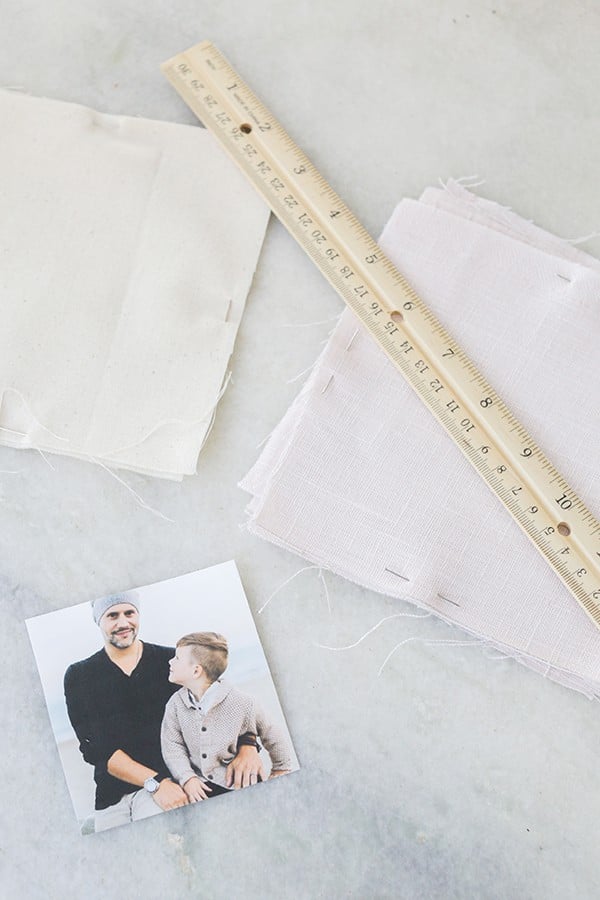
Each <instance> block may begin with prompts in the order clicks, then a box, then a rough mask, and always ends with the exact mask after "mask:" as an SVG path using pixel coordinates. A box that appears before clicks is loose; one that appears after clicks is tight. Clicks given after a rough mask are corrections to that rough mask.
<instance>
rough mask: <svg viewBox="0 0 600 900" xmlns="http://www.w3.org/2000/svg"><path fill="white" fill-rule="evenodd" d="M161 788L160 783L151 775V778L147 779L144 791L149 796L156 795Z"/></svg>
mask: <svg viewBox="0 0 600 900" xmlns="http://www.w3.org/2000/svg"><path fill="white" fill-rule="evenodd" d="M159 787H160V781H157V780H156V778H155V777H154V775H151V776H150V778H146V780H145V782H144V789H145V790H147V791H148V793H149V794H155V793H156V792H157V790H158V789H159Z"/></svg>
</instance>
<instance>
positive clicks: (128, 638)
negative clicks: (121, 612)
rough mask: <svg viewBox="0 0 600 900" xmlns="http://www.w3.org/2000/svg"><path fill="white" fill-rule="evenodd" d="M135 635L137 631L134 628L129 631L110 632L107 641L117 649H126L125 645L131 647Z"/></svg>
mask: <svg viewBox="0 0 600 900" xmlns="http://www.w3.org/2000/svg"><path fill="white" fill-rule="evenodd" d="M136 637H137V631H136V629H135V628H133V629H131V630H130V631H127V632H124V633H122V634H111V636H110V638H109V642H110V643H111V644H112V645H113V647H116V648H117V650H126V649H127V647H131V645H132V644H133V642H134V641H135V639H136Z"/></svg>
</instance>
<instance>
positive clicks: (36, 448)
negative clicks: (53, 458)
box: [33, 447, 56, 472]
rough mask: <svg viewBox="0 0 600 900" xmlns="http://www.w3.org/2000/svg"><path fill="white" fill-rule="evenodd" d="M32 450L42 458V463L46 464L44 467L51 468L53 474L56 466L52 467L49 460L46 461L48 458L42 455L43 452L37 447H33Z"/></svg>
mask: <svg viewBox="0 0 600 900" xmlns="http://www.w3.org/2000/svg"><path fill="white" fill-rule="evenodd" d="M33 449H34V450H37V452H38V453H39V454H40V456H41V457H42V459H43V460H44V462H45V463H46V465H47V466H49V468H51V469H52V471H53V472H56V466H53V465H52V463H51V462H50V460H49V459H48V457H47V456H46V454H45V453H44V451H43V450H40V448H39V447H34V448H33Z"/></svg>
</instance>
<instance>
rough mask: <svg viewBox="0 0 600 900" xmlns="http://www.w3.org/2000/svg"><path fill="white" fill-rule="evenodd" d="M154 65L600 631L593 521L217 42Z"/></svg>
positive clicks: (599, 537) (599, 572) (597, 534)
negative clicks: (311, 262)
mask: <svg viewBox="0 0 600 900" xmlns="http://www.w3.org/2000/svg"><path fill="white" fill-rule="evenodd" d="M162 70H163V72H164V74H165V75H166V77H167V78H168V80H169V81H170V82H171V84H172V85H173V87H174V88H175V89H176V90H177V91H178V93H179V94H180V95H181V97H182V98H183V100H185V102H186V103H187V104H188V106H190V107H191V109H192V110H193V111H194V113H195V114H196V115H197V116H198V118H199V119H200V120H201V122H202V123H203V124H204V125H205V126H206V127H207V128H208V129H209V130H210V131H211V132H212V133H213V134H214V135H215V137H216V138H217V139H218V141H219V142H220V143H221V145H222V146H223V148H224V149H225V150H226V151H227V152H228V153H229V155H230V156H231V157H232V158H233V160H234V161H235V162H236V163H237V164H238V165H239V167H240V168H241V170H242V172H243V173H244V174H245V175H246V177H247V178H248V179H249V180H250V182H251V183H252V184H253V185H254V187H255V188H256V189H257V190H258V192H259V193H260V194H261V195H262V197H263V198H264V199H265V200H266V202H267V203H268V205H269V206H270V207H271V209H272V211H273V212H274V214H275V215H276V216H277V218H278V219H279V220H280V221H281V222H282V224H283V225H284V226H285V227H286V228H287V229H288V231H289V232H290V233H291V235H292V237H294V238H295V239H296V240H297V241H298V243H299V244H300V245H301V246H302V247H303V248H304V250H305V251H306V252H307V253H308V255H309V256H310V258H311V259H312V260H313V262H314V263H315V264H316V266H317V267H318V268H319V269H320V271H321V272H322V274H323V275H324V276H325V277H326V278H327V280H328V281H329V282H330V283H331V284H332V285H333V287H334V288H335V289H336V291H337V292H338V294H339V295H340V296H341V298H342V299H343V300H344V302H345V303H346V304H347V305H348V306H349V307H350V309H352V310H353V312H354V313H355V314H356V315H357V316H358V318H359V319H360V320H361V322H362V323H363V324H364V326H365V327H366V328H367V329H368V331H369V332H370V334H371V335H372V336H373V338H374V339H375V340H376V341H377V343H378V344H379V346H380V347H381V348H382V350H383V351H384V352H385V353H386V354H387V356H388V357H389V358H390V359H391V360H392V362H393V363H394V364H395V366H396V367H397V368H398V369H399V370H400V372H401V373H402V375H403V376H404V377H405V378H406V380H407V381H408V383H409V384H410V385H411V387H412V388H413V389H414V390H415V391H416V393H417V394H418V395H419V396H420V398H421V400H422V401H423V402H424V403H425V405H426V406H427V407H428V409H429V410H430V411H431V412H432V413H433V414H434V415H435V417H436V418H437V419H438V421H439V422H440V423H441V424H442V425H443V426H444V428H445V429H446V431H447V432H448V434H449V435H450V436H451V437H452V439H453V440H454V441H455V443H456V444H457V445H458V447H459V448H460V449H461V450H462V452H463V453H464V454H465V456H466V457H467V459H468V460H469V461H470V462H471V463H472V465H473V466H474V467H475V469H476V470H477V471H478V473H479V475H480V476H481V477H482V478H483V480H484V481H485V482H486V484H487V485H488V487H489V488H490V489H491V490H492V491H493V492H494V493H495V494H496V495H497V497H498V498H499V499H500V500H501V502H502V503H503V504H504V506H505V507H506V509H507V510H508V512H509V513H510V514H511V515H512V516H513V518H514V519H515V520H516V521H517V522H518V524H519V525H520V526H521V528H522V529H523V531H525V533H526V534H527V535H528V537H529V538H530V539H531V541H532V542H533V543H534V544H535V546H536V547H537V549H538V550H539V552H540V553H541V554H542V556H543V557H544V558H545V559H546V561H547V562H548V564H549V565H550V566H551V568H552V569H553V570H554V571H555V572H556V574H557V575H558V576H559V578H560V579H561V580H562V582H563V583H564V584H565V586H566V587H567V588H568V590H569V591H570V592H571V594H572V595H573V596H574V597H575V599H576V600H577V602H578V603H579V604H580V605H581V607H582V608H583V609H584V610H585V612H586V613H587V614H588V616H589V617H590V618H591V619H592V621H593V622H594V623H595V624H596V626H597V627H599V628H600V523H599V522H598V521H597V520H596V519H595V518H594V517H593V516H592V514H591V513H590V512H589V511H588V510H587V509H586V507H585V506H584V504H583V502H582V501H581V500H580V499H579V497H578V496H577V495H576V494H575V492H574V491H573V490H572V489H571V488H570V487H569V485H568V484H567V483H566V482H565V480H564V478H563V477H562V476H561V475H560V473H559V472H557V471H556V469H555V468H554V467H553V466H552V465H551V463H550V462H549V461H548V459H546V457H545V456H544V454H543V453H542V451H541V450H540V448H539V447H538V446H537V445H536V444H535V442H534V441H533V440H532V438H531V437H530V435H529V434H528V433H527V431H526V430H525V428H523V426H522V425H521V424H520V422H519V421H518V420H517V419H516V418H515V417H514V416H513V415H512V413H511V412H510V411H509V410H508V409H507V408H506V406H505V405H504V403H503V402H502V400H501V398H500V397H499V396H498V394H497V393H496V392H495V390H494V389H493V388H492V387H491V386H490V385H489V384H488V383H487V381H486V380H485V379H484V377H483V376H482V375H481V374H480V373H479V372H478V370H477V369H476V367H475V366H474V365H473V363H472V362H471V361H470V360H469V359H468V357H467V356H466V355H465V354H464V353H463V351H462V350H461V348H460V347H459V345H458V344H457V343H456V341H454V340H453V339H452V337H451V336H450V335H449V334H448V332H447V331H446V330H445V328H444V327H443V326H442V325H441V324H440V322H438V320H437V319H436V317H435V316H434V315H433V313H432V312H431V311H430V310H429V309H428V308H427V307H426V306H425V304H424V303H423V302H422V300H421V299H420V298H419V297H418V296H417V294H416V293H415V291H414V290H413V289H412V288H411V287H410V285H409V284H408V283H407V282H406V280H405V279H404V277H403V276H402V275H401V274H400V273H399V272H398V271H397V269H396V268H395V266H394V265H393V264H392V263H391V262H390V260H389V259H387V257H386V256H385V254H384V253H383V251H382V250H381V249H380V247H379V246H378V245H377V243H376V242H375V241H374V240H373V238H372V237H371V236H370V235H369V234H368V233H367V232H366V230H365V229H364V228H363V226H362V225H361V224H360V222H359V221H358V219H357V218H356V217H355V216H354V215H353V214H352V212H351V211H350V210H349V209H348V207H347V206H346V205H345V204H344V203H343V201H342V200H341V199H340V198H339V197H338V196H337V194H336V193H335V192H334V191H333V189H332V188H331V187H330V186H329V184H328V183H327V182H326V181H325V179H324V178H323V177H322V176H321V175H320V173H319V172H318V170H317V169H316V168H315V167H314V165H313V164H312V163H311V162H310V160H309V159H308V158H307V157H306V156H305V154H304V153H303V152H302V150H300V148H299V147H298V146H297V145H296V144H295V143H294V142H293V141H292V139H291V138H290V137H289V136H288V134H287V133H286V132H285V131H284V129H283V128H282V126H281V125H280V124H279V122H278V121H277V120H276V119H275V117H274V116H273V115H272V114H271V113H270V112H269V110H268V109H266V107H265V106H264V105H263V104H262V103H261V102H260V101H259V100H258V98H257V97H256V96H255V95H254V94H253V92H252V91H251V90H250V88H249V87H248V86H247V85H246V84H245V83H244V81H242V79H241V78H240V76H239V75H238V74H237V72H235V70H234V69H233V68H232V67H231V66H230V64H229V63H228V62H227V60H226V59H225V57H224V56H223V55H222V54H221V53H220V52H219V50H217V48H216V47H214V46H213V44H211V43H210V42H209V41H205V42H203V43H201V44H198V45H196V46H194V47H192V48H191V49H190V50H187V51H185V52H184V53H181V54H178V55H177V56H175V57H173V58H172V59H170V60H168V61H167V62H166V63H164V64H163V66H162ZM389 477H390V478H393V477H394V473H393V472H390V473H389ZM490 550H493V548H490Z"/></svg>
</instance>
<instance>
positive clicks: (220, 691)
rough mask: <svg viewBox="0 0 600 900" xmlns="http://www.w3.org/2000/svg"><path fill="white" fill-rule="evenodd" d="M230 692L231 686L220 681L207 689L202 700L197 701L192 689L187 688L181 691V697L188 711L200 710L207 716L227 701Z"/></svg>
mask: <svg viewBox="0 0 600 900" xmlns="http://www.w3.org/2000/svg"><path fill="white" fill-rule="evenodd" d="M229 691H230V688H229V686H228V685H227V684H224V683H223V682H222V681H221V680H219V681H214V682H213V683H212V684H211V685H210V687H207V689H206V690H205V691H204V693H203V694H202V696H201V698H200V700H196V698H195V697H194V695H193V693H192V692H191V691H190V689H189V688H185V687H184V688H182V690H181V697H182V699H183V702H184V703H185V705H186V706H187V708H188V709H199V710H200V711H201V712H202V713H204V715H206V713H207V712H208V711H209V710H211V709H212V708H213V706H216V705H217V703H220V702H221V701H222V700H224V699H225V697H226V696H227V694H228V693H229Z"/></svg>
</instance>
